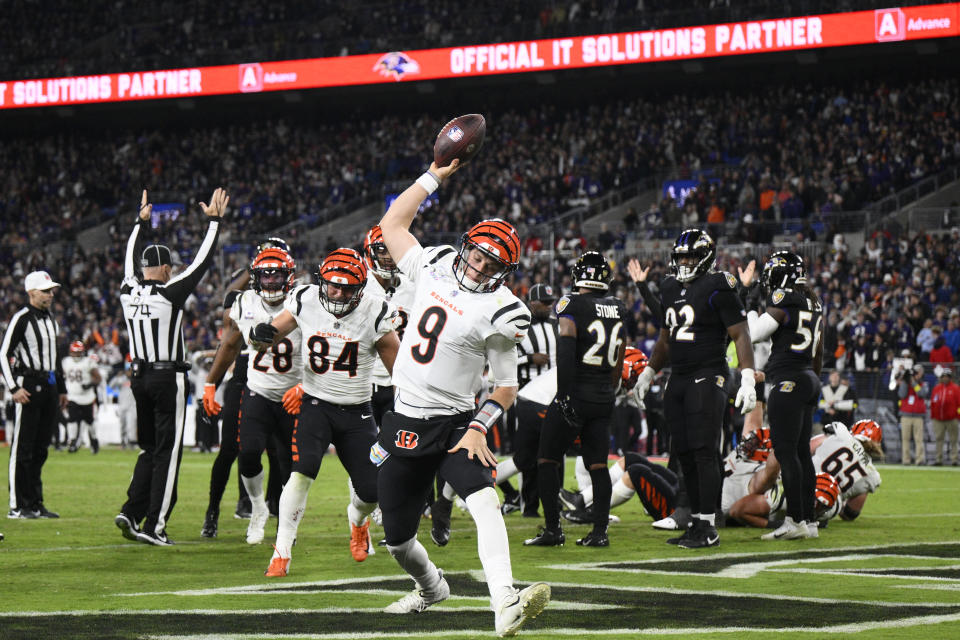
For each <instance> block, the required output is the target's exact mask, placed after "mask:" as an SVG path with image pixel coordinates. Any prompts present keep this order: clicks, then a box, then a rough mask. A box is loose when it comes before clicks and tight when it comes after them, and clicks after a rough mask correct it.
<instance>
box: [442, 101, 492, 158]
mask: <svg viewBox="0 0 960 640" xmlns="http://www.w3.org/2000/svg"><path fill="white" fill-rule="evenodd" d="M486 135H487V121H486V120H485V119H484V117H483V116H482V115H480V114H479V113H469V114H467V115H465V116H460V117H458V118H454V119H453V120H451V121H450V122H448V123H447V124H445V125H444V126H443V129H440V133H439V134H437V141H436V142H435V143H434V145H433V161H434V162H436V163H437V166H438V167H445V166H447V165H448V164H450V163H451V162H453V159H454V158H459V159H460V164H466V163H467V162H469V161H470V159H471V158H473V156H475V155H477V152H478V151H480V147H482V146H483V138H484V136H486Z"/></svg>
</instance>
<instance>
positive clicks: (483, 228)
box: [453, 218, 520, 293]
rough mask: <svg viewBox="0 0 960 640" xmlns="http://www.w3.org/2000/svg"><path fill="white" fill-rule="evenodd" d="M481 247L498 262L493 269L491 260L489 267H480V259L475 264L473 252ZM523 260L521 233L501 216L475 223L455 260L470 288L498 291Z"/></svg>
mask: <svg viewBox="0 0 960 640" xmlns="http://www.w3.org/2000/svg"><path fill="white" fill-rule="evenodd" d="M474 250H476V251H479V252H480V253H482V254H483V256H485V257H486V258H487V259H488V260H492V261H493V262H494V263H495V264H496V265H497V267H498V268H497V270H496V272H494V273H490V271H491V269H489V262H487V263H486V264H485V267H486V268H482V269H481V268H478V266H477V263H478V260H476V259H475V260H474V263H473V264H471V260H470V259H471V254H472V253H473V251H474ZM519 264H520V236H518V235H517V230H516V229H514V228H513V225H512V224H510V223H509V222H507V221H506V220H501V219H500V218H492V219H490V220H484V221H482V222H478V223H477V224H475V225H473V227H471V228H470V230H469V231H467V232H466V233H465V234H463V236H461V238H460V252H459V253H458V254H457V257H456V258H455V259H454V261H453V272H454V275H455V276H456V278H457V282H459V283H460V288H462V289H464V290H466V291H475V292H478V293H487V292H490V291H496V290H497V289H498V288H499V287H500V285H501V284H503V281H504V280H506V279H507V276H509V275H510V274H511V273H513V272H514V271H516V269H517V266H518V265H519Z"/></svg>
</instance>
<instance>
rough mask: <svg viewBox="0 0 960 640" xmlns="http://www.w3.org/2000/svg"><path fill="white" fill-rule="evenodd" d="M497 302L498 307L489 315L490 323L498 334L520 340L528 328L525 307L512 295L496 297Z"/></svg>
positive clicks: (528, 314) (527, 315) (515, 340)
mask: <svg viewBox="0 0 960 640" xmlns="http://www.w3.org/2000/svg"><path fill="white" fill-rule="evenodd" d="M497 303H498V304H499V305H500V308H499V309H497V310H496V311H494V312H493V315H491V316H490V324H491V325H492V326H493V328H494V330H495V331H496V332H497V333H499V334H500V335H502V336H504V337H506V338H509V339H510V340H513V341H514V342H522V341H523V339H524V338H525V337H526V335H527V330H528V329H529V328H530V312H529V311H528V310H527V307H526V306H525V305H524V304H523V303H522V302H520V300H518V299H517V297H516V296H513V295H510V296H504V297H503V298H498V299H497Z"/></svg>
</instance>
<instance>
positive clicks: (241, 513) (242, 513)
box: [233, 498, 250, 520]
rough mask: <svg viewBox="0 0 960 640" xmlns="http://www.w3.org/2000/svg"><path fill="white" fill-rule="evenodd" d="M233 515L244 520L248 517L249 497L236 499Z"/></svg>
mask: <svg viewBox="0 0 960 640" xmlns="http://www.w3.org/2000/svg"><path fill="white" fill-rule="evenodd" d="M233 517H234V518H236V519H237V520H246V519H247V518H249V517H250V498H240V499H239V500H237V510H236V511H234V512H233Z"/></svg>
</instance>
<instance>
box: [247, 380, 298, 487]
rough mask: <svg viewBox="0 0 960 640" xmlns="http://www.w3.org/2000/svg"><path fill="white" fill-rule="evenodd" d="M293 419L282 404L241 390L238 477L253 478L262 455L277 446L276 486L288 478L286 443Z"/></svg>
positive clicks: (259, 469) (288, 441)
mask: <svg viewBox="0 0 960 640" xmlns="http://www.w3.org/2000/svg"><path fill="white" fill-rule="evenodd" d="M294 420H295V418H294V416H292V415H290V414H289V413H287V411H286V409H284V408H283V403H282V402H278V401H273V400H270V399H268V398H267V397H265V396H263V395H262V394H260V393H257V392H256V391H253V390H252V389H250V388H249V387H248V388H247V389H245V390H244V392H243V400H242V401H241V405H240V425H239V427H238V436H237V437H238V440H239V445H240V447H239V449H240V451H239V461H238V463H237V464H238V467H239V469H240V474H241V475H242V476H244V477H246V478H253V477H255V476H257V474H259V473H260V472H261V471H263V465H262V464H261V461H260V460H261V457H262V454H263V452H264V451H265V450H267V449H270V448H274V449H276V448H277V445H278V444H279V449H277V462H278V463H279V472H280V476H281V477H280V484H281V486H282V485H284V484H286V482H287V479H288V478H289V477H290V460H291V458H290V440H291V437H292V435H293V423H294ZM271 475H273V474H272V473H271Z"/></svg>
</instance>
